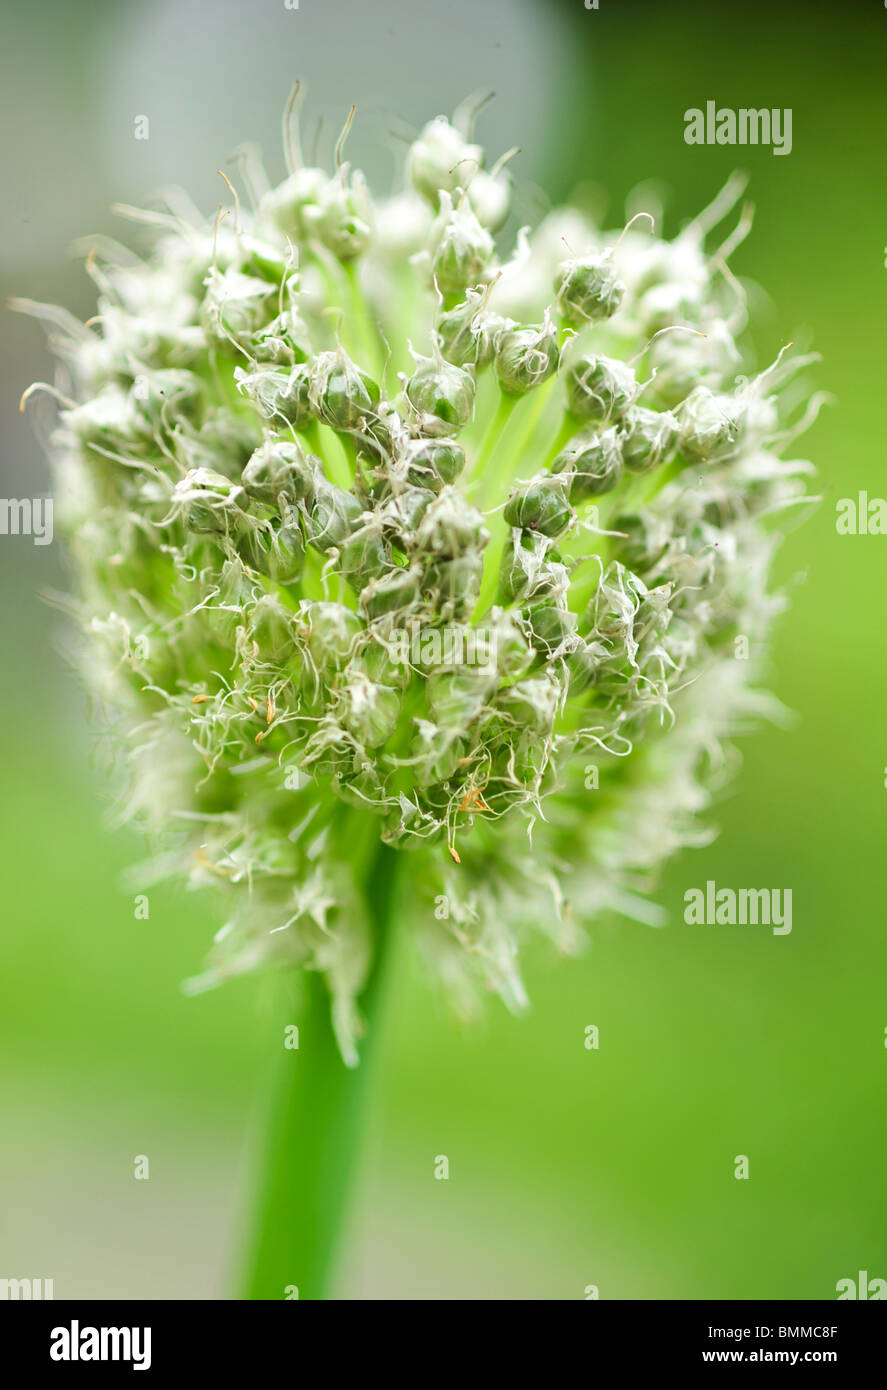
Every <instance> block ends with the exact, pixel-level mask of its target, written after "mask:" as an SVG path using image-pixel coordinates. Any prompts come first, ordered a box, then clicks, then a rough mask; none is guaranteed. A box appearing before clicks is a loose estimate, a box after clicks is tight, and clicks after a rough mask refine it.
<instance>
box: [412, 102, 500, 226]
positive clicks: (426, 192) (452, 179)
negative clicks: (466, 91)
mask: <svg viewBox="0 0 887 1390" xmlns="http://www.w3.org/2000/svg"><path fill="white" fill-rule="evenodd" d="M483 159H484V152H483V149H482V148H481V146H480V145H473V144H471V143H470V142H469V141H468V140H466V139H465V137H464V135H463V134H462V133H461V131H459V130H457V129H456V128H455V126H452V125H451V124H450V122H449V121H448V120H447V118H446V116H438V117H436V119H435V120H433V121H429V122H428V124H427V125H426V126H425V128H424V129H423V131H422V133H421V135H420V136H419V138H418V139H417V140H415V141H414V142H413V144H412V145H411V146H410V151H409V154H408V155H407V177H408V178H409V180H410V183H411V184H412V186H413V188H415V189H416V191H417V192H418V193H421V194H422V196H423V197H425V198H427V199H428V201H429V202H430V203H431V204H432V206H433V207H437V205H438V201H439V198H440V193H441V190H445V191H446V192H448V193H452V191H453V189H454V188H456V186H457V184H459V183H462V182H464V181H465V180H466V179H468V178H470V176H471V166H472V165H473V166H475V168H478V169H479V168H480V167H481V165H482V164H483Z"/></svg>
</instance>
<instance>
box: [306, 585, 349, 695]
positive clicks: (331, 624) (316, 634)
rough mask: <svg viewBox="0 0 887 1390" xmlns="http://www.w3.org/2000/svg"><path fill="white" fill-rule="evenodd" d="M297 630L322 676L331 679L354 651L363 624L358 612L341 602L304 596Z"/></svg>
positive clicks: (324, 678)
mask: <svg viewBox="0 0 887 1390" xmlns="http://www.w3.org/2000/svg"><path fill="white" fill-rule="evenodd" d="M296 630H297V632H298V635H299V637H300V638H301V639H302V641H304V642H306V643H307V647H308V653H309V655H310V657H311V660H312V662H313V664H314V667H315V668H316V670H317V672H318V674H319V675H320V677H321V679H323V680H330V679H332V677H333V675H334V674H335V672H336V671H337V670H339V669H340V668H341V667H343V666H344V665H345V663H346V662H347V661H348V659H349V657H350V656H351V655H352V653H353V651H354V648H355V645H356V642H357V639H358V637H359V635H360V634H361V633H362V632H363V630H364V626H363V623H362V622H361V620H360V618H359V617H358V616H357V614H356V613H354V612H352V611H351V609H350V608H345V607H344V606H343V605H342V604H341V603H327V602H324V601H322V600H310V599H303V600H302V602H301V604H300V605H299V613H298V616H297V618H296Z"/></svg>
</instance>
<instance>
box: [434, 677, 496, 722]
mask: <svg viewBox="0 0 887 1390" xmlns="http://www.w3.org/2000/svg"><path fill="white" fill-rule="evenodd" d="M495 686H496V673H495V670H494V669H493V668H491V667H489V666H461V667H455V668H450V667H445V668H443V669H442V670H440V671H435V672H434V673H433V674H432V675H430V676H429V677H428V680H427V682H426V685H425V698H426V701H427V703H428V709H429V711H430V713H431V717H432V719H435V720H436V721H437V722H438V723H439V724H443V725H445V726H447V727H456V728H460V729H465V728H466V727H467V726H468V725H469V724H470V723H471V722H472V720H474V719H476V718H477V716H478V715H479V714H480V712H481V710H482V709H483V707H484V705H485V704H486V702H487V700H488V699H489V697H490V695H491V693H492V691H493V690H494V689H495Z"/></svg>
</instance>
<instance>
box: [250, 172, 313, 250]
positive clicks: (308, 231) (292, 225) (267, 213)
mask: <svg viewBox="0 0 887 1390" xmlns="http://www.w3.org/2000/svg"><path fill="white" fill-rule="evenodd" d="M329 182H330V177H329V175H328V174H327V173H325V172H324V170H323V169H297V170H296V171H295V173H293V174H291V175H290V177H289V178H288V179H286V180H284V182H283V183H282V184H280V186H279V187H278V188H274V189H272V190H271V191H270V192H269V193H266V195H265V197H264V198H263V199H262V205H261V209H260V211H261V214H262V216H263V217H265V218H270V219H271V221H272V222H273V223H274V224H275V226H277V227H278V228H279V229H280V231H281V232H283V233H285V235H287V236H288V237H290V238H291V239H292V240H293V241H307V240H309V239H310V237H311V236H312V235H313V233H314V229H315V227H316V225H317V221H318V218H319V216H320V207H321V200H322V199H323V197H324V195H325V194H326V191H327V187H328V185H329Z"/></svg>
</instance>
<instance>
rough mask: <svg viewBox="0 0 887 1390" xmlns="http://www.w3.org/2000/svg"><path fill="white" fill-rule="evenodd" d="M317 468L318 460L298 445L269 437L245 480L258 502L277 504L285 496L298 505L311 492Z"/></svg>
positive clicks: (245, 472)
mask: <svg viewBox="0 0 887 1390" xmlns="http://www.w3.org/2000/svg"><path fill="white" fill-rule="evenodd" d="M316 470H317V461H316V460H309V459H308V458H306V456H305V454H304V453H303V451H302V449H301V448H300V447H299V445H298V444H295V443H293V442H291V441H289V440H282V439H274V438H268V439H266V440H265V442H264V444H262V445H260V446H259V448H258V449H256V450H255V452H254V453H253V454H252V455H251V456H250V459H249V462H248V463H247V465H246V467H245V468H244V470H243V474H242V475H241V481H242V483H243V486H244V488H245V490H246V491H247V493H248V494H249V495H250V497H255V498H256V499H257V501H260V502H267V503H268V504H269V505H272V506H273V505H274V504H276V503H277V502H278V500H279V499H280V498H281V497H283V498H284V499H285V501H286V502H288V503H293V504H294V503H296V502H304V501H305V499H306V498H307V497H308V496H309V495H310V493H311V491H312V489H313V486H314V478H315V475H316Z"/></svg>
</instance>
